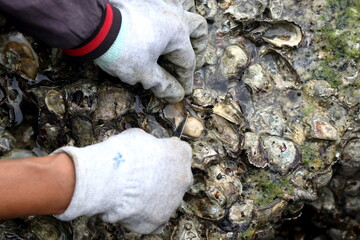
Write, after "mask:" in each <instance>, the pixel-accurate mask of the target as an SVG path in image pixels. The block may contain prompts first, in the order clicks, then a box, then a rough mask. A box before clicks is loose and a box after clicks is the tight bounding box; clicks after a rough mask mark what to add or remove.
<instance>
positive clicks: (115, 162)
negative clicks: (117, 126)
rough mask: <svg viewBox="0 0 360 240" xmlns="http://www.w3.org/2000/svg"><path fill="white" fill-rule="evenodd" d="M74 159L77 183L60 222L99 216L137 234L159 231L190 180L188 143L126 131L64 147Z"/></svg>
mask: <svg viewBox="0 0 360 240" xmlns="http://www.w3.org/2000/svg"><path fill="white" fill-rule="evenodd" d="M60 152H65V153H67V154H68V155H69V156H70V157H72V159H73V161H74V166H75V173H76V183H75V190H74V194H73V197H72V200H71V202H70V205H69V206H68V208H67V209H66V211H65V212H64V213H63V214H60V215H56V216H55V217H57V218H58V219H60V220H63V221H69V220H72V219H74V218H76V217H79V216H83V215H86V216H92V215H95V214H100V217H101V218H102V220H103V221H106V222H112V223H113V222H119V223H121V224H122V225H123V226H124V227H126V228H128V229H129V230H132V231H135V232H138V233H143V234H147V233H158V232H160V231H161V230H162V228H163V227H164V225H165V224H166V223H167V221H168V220H169V218H170V216H171V214H172V213H173V212H174V211H175V210H176V208H177V207H178V206H179V205H180V204H181V201H182V197H183V195H184V193H185V191H187V189H188V188H189V187H190V185H191V183H192V173H191V147H190V146H189V144H187V143H186V142H183V141H181V140H179V139H176V138H167V139H158V138H155V137H153V136H152V135H150V134H148V133H146V132H144V131H143V130H141V129H136V128H133V129H128V130H126V131H124V132H122V133H120V134H119V135H116V136H113V137H110V138H109V139H107V140H105V141H104V142H102V143H98V144H95V145H90V146H87V147H84V148H77V147H69V146H68V147H62V148H60V149H58V150H56V151H55V152H53V153H52V154H56V153H60Z"/></svg>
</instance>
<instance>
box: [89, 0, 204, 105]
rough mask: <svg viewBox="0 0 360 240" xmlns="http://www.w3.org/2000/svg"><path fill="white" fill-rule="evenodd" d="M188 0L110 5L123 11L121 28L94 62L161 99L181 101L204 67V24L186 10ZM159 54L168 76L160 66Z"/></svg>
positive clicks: (118, 1) (125, 0) (127, 0)
mask: <svg viewBox="0 0 360 240" xmlns="http://www.w3.org/2000/svg"><path fill="white" fill-rule="evenodd" d="M191 1H193V0H182V2H180V0H146V1H144V0H112V1H110V4H112V5H113V6H114V7H117V8H118V9H119V10H120V12H121V15H122V22H121V29H120V32H119V35H118V36H117V38H116V40H115V42H114V43H113V45H112V46H111V47H110V49H109V50H108V51H107V52H106V53H105V54H103V55H102V56H100V57H99V58H97V59H95V63H96V64H97V65H98V66H99V67H100V68H102V69H103V70H104V71H105V72H107V73H109V74H111V75H113V76H117V77H119V78H120V79H121V80H122V81H123V82H126V83H128V84H131V85H133V84H136V83H141V84H142V85H143V87H144V88H145V89H151V91H152V92H153V93H154V94H155V96H157V97H159V98H165V99H166V100H167V101H169V102H179V101H181V100H182V99H183V97H184V94H190V93H191V92H192V87H193V72H194V69H195V65H197V66H198V67H201V65H202V64H203V60H202V59H203V56H204V54H205V50H206V46H207V23H206V20H205V19H204V18H203V17H201V16H200V15H198V14H195V13H192V12H188V11H187V10H189V8H191V6H193V2H192V3H191ZM183 6H184V7H185V9H184V7H183ZM161 55H164V56H163V57H164V58H163V59H164V60H165V61H166V62H169V63H170V64H169V65H170V66H171V67H170V68H171V69H172V70H171V73H170V72H168V71H167V70H165V69H164V68H163V67H161V66H160V65H159V64H158V59H159V57H160V56H161Z"/></svg>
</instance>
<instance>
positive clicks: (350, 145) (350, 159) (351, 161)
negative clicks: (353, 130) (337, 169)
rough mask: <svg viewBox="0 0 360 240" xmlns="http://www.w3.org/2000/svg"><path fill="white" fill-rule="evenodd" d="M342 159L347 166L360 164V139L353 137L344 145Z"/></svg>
mask: <svg viewBox="0 0 360 240" xmlns="http://www.w3.org/2000/svg"><path fill="white" fill-rule="evenodd" d="M340 161H341V163H342V164H344V165H346V166H352V167H359V166H360V139H357V138H355V139H351V140H350V141H349V142H347V144H346V145H345V147H344V150H343V152H342V155H341V158H340Z"/></svg>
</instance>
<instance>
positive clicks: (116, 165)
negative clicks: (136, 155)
mask: <svg viewBox="0 0 360 240" xmlns="http://www.w3.org/2000/svg"><path fill="white" fill-rule="evenodd" d="M113 160H114V164H113V168H114V169H118V168H119V166H120V163H122V162H125V160H124V159H123V158H122V155H121V153H118V155H117V156H116V157H114V158H113Z"/></svg>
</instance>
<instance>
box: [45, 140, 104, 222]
mask: <svg viewBox="0 0 360 240" xmlns="http://www.w3.org/2000/svg"><path fill="white" fill-rule="evenodd" d="M94 150H95V149H94V147H91V146H89V147H86V148H77V147H71V146H68V147H62V148H60V149H57V150H56V151H54V152H53V153H51V155H53V154H58V153H62V152H65V153H67V154H68V155H69V156H70V157H71V158H72V160H73V162H74V166H75V175H76V182H75V189H74V194H73V196H72V199H71V202H70V204H69V206H68V208H67V209H66V211H65V212H64V213H62V214H59V215H54V216H55V217H56V218H57V219H59V220H62V221H70V220H72V219H74V218H77V217H80V216H92V215H95V214H98V213H100V209H99V206H102V208H101V209H106V206H103V203H104V202H106V201H103V198H104V195H105V196H106V194H104V193H103V191H104V189H103V186H106V183H105V182H106V176H107V175H106V172H104V171H98V170H99V168H101V165H100V164H99V163H100V162H101V161H99V159H97V154H96V150H95V151H94ZM96 160H97V161H96ZM96 165H99V166H96ZM100 174H101V176H100ZM93 180H95V181H93ZM99 192H101V193H102V194H99Z"/></svg>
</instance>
